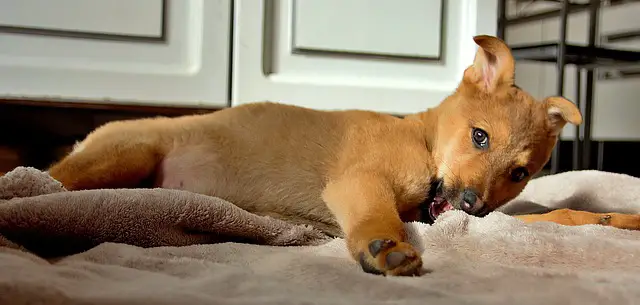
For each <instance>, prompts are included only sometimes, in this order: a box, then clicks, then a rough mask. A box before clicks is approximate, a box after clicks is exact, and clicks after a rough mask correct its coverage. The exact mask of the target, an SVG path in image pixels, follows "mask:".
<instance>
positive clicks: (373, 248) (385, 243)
mask: <svg viewBox="0 0 640 305" xmlns="http://www.w3.org/2000/svg"><path fill="white" fill-rule="evenodd" d="M395 245H396V242H394V241H393V240H389V239H376V240H374V241H371V242H370V243H369V253H371V256H373V257H376V256H378V254H380V252H382V251H384V250H387V249H389V248H392V247H395Z"/></svg>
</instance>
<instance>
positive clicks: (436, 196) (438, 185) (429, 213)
mask: <svg viewBox="0 0 640 305" xmlns="http://www.w3.org/2000/svg"><path fill="white" fill-rule="evenodd" d="M443 185H444V184H443V181H442V180H436V181H434V182H433V183H432V184H431V188H430V191H429V195H428V196H427V200H425V201H424V202H423V203H422V205H421V206H420V210H421V216H420V218H421V219H420V221H421V222H424V223H429V224H433V223H434V222H435V221H436V219H437V218H438V216H440V215H441V214H442V213H444V212H446V211H450V210H453V209H455V207H454V206H453V205H452V204H451V203H449V201H448V200H447V199H446V197H445V194H444V192H443Z"/></svg>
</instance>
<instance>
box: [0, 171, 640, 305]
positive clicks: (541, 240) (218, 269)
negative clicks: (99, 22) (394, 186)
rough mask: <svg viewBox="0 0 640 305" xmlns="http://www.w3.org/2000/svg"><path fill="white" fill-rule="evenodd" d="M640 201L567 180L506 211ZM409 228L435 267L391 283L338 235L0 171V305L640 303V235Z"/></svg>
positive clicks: (540, 183)
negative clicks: (364, 267) (355, 258)
mask: <svg viewBox="0 0 640 305" xmlns="http://www.w3.org/2000/svg"><path fill="white" fill-rule="evenodd" d="M638 198H640V179H636V178H633V177H629V176H624V175H618V174H611V173H603V172H596V171H584V172H569V173H564V174H559V175H555V176H548V177H543V178H539V179H536V180H534V181H532V182H531V183H530V184H529V186H528V187H527V189H526V190H525V191H524V192H523V193H522V194H521V196H520V197H519V198H517V199H516V200H514V201H513V202H512V203H510V204H509V205H507V206H505V208H504V209H503V210H502V211H504V212H507V213H518V212H525V211H527V210H531V209H535V210H542V209H553V208H557V207H574V208H577V207H582V208H585V209H587V210H592V211H606V210H609V211H622V212H640V203H638V201H637V200H638ZM406 226H407V228H408V230H409V232H410V237H411V241H412V242H413V243H414V244H415V245H416V246H417V247H419V249H421V250H422V251H423V254H422V256H423V259H424V262H425V267H426V268H428V269H429V270H430V271H431V272H430V273H428V274H426V275H423V276H422V277H414V278H393V277H386V278H385V277H381V276H374V275H370V274H366V273H363V272H361V271H360V270H359V268H358V266H357V265H356V264H355V263H353V262H352V261H351V260H350V259H349V258H348V256H347V253H346V250H345V247H344V242H343V240H341V239H334V240H328V241H327V240H326V239H325V237H324V236H323V235H321V234H319V233H318V232H317V231H314V230H313V229H311V228H307V227H299V226H293V225H289V224H286V223H283V222H280V221H277V220H274V219H270V218H266V217H259V216H256V215H252V214H250V213H247V212H245V211H242V210H240V209H238V208H236V207H234V206H233V205H231V204H230V203H228V202H225V201H223V200H220V199H217V198H211V197H206V196H200V195H195V194H191V193H187V192H180V191H171V190H97V191H82V192H67V191H65V190H64V189H62V188H61V187H60V185H59V184H58V183H57V182H55V181H53V180H52V179H51V178H50V177H48V176H47V175H46V174H45V173H42V172H39V171H37V170H35V169H30V168H18V169H16V170H14V171H13V172H10V173H9V174H7V175H6V176H4V177H0V235H2V236H0V245H2V246H0V304H16V305H17V304H284V305H286V304H303V303H304V304H367V305H370V304H476V305H477V304H638V303H640V289H638V285H639V284H640V232H632V231H625V230H619V229H613V228H609V227H602V226H582V227H563V226H559V225H555V224H550V223H538V224H532V225H525V224H523V223H521V222H519V221H518V220H516V219H514V218H512V217H509V216H507V215H505V214H503V213H501V212H494V213H492V214H490V215H488V216H486V217H484V218H481V219H480V218H475V217H470V216H467V215H465V214H464V213H461V212H458V211H450V212H447V213H446V214H444V215H443V216H442V217H441V218H440V219H439V220H438V221H437V222H436V224H434V225H432V226H429V225H426V224H420V223H408V224H407V225H406ZM238 241H242V243H240V242H238ZM216 242H217V243H216ZM124 243H128V244H130V245H126V244H124ZM257 244H262V245H257ZM134 245H136V246H134ZM282 246H287V247H282ZM77 252H79V253H77ZM72 253H76V254H72ZM45 257H46V259H45Z"/></svg>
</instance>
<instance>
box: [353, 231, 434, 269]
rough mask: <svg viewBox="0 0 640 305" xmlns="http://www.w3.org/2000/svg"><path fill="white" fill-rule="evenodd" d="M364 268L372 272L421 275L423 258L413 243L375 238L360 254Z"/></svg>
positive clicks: (360, 262)
mask: <svg viewBox="0 0 640 305" xmlns="http://www.w3.org/2000/svg"><path fill="white" fill-rule="evenodd" d="M358 263H359V264H360V266H361V267H362V270H363V271H364V272H367V273H372V274H382V275H398V276H415V275H420V271H421V269H422V259H421V258H420V254H419V253H418V252H417V251H416V250H415V249H414V248H413V246H412V245H411V244H408V243H405V242H397V241H394V240H390V239H374V240H372V241H370V242H369V243H368V244H367V247H366V249H362V251H361V252H359V255H358Z"/></svg>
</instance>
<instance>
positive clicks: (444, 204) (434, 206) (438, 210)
mask: <svg viewBox="0 0 640 305" xmlns="http://www.w3.org/2000/svg"><path fill="white" fill-rule="evenodd" d="M453 209H454V207H453V205H451V204H450V203H449V202H448V201H447V199H445V198H444V197H440V196H435V197H433V200H432V201H431V203H429V208H428V212H429V218H431V222H434V221H435V220H436V219H437V218H438V216H440V214H442V213H444V212H446V211H450V210H453Z"/></svg>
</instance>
